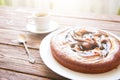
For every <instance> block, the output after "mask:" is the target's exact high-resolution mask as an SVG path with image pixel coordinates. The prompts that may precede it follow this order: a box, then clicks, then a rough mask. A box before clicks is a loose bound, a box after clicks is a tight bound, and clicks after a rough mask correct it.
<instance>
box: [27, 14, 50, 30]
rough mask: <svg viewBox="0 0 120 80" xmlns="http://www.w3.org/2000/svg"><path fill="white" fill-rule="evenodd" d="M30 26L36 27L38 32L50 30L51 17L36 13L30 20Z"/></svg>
mask: <svg viewBox="0 0 120 80" xmlns="http://www.w3.org/2000/svg"><path fill="white" fill-rule="evenodd" d="M28 21H29V23H30V24H33V25H34V26H35V29H36V30H37V31H41V30H48V29H49V24H50V15H49V14H48V13H44V12H38V13H34V14H33V15H32V16H31V17H29V18H28Z"/></svg>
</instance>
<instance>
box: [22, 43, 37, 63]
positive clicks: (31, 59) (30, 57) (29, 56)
mask: <svg viewBox="0 0 120 80" xmlns="http://www.w3.org/2000/svg"><path fill="white" fill-rule="evenodd" d="M23 45H24V47H25V50H26V52H27V55H28V58H29V62H31V63H34V62H35V59H34V58H33V57H32V56H31V55H30V52H29V50H28V47H27V45H26V44H25V42H23Z"/></svg>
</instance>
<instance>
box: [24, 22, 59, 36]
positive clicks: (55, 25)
mask: <svg viewBox="0 0 120 80" xmlns="http://www.w3.org/2000/svg"><path fill="white" fill-rule="evenodd" d="M35 27H36V26H35V25H34V24H32V23H29V24H27V26H26V28H27V30H28V31H30V32H32V33H37V34H43V33H49V32H52V31H54V30H56V29H57V28H58V23H56V22H55V21H50V24H49V28H48V29H46V30H36V28H35Z"/></svg>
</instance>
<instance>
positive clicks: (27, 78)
mask: <svg viewBox="0 0 120 80" xmlns="http://www.w3.org/2000/svg"><path fill="white" fill-rule="evenodd" d="M6 74H7V75H6ZM0 80H50V79H49V78H44V77H38V76H34V75H28V74H23V73H18V72H13V71H8V70H3V69H0Z"/></svg>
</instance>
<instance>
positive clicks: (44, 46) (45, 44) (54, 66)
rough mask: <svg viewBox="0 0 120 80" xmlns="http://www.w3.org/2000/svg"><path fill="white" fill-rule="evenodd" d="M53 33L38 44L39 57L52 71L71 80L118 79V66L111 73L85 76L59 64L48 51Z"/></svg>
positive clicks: (119, 72)
mask: <svg viewBox="0 0 120 80" xmlns="http://www.w3.org/2000/svg"><path fill="white" fill-rule="evenodd" d="M54 34H55V32H53V33H51V34H49V35H48V36H46V37H45V38H44V39H43V40H42V42H41V44H40V56H41V58H42V60H43V62H44V63H45V64H46V65H47V66H48V68H50V69H51V70H52V71H54V72H56V73H57V74H59V75H61V76H64V77H66V78H69V79H73V80H118V79H120V66H118V67H117V68H116V69H113V70H112V71H109V72H106V73H101V74H85V73H80V72H75V71H72V70H70V69H68V68H65V67H64V66H62V65H61V64H59V63H58V62H57V61H56V60H55V59H54V58H53V56H52V53H51V50H50V39H51V37H52V36H53V35H54Z"/></svg>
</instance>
